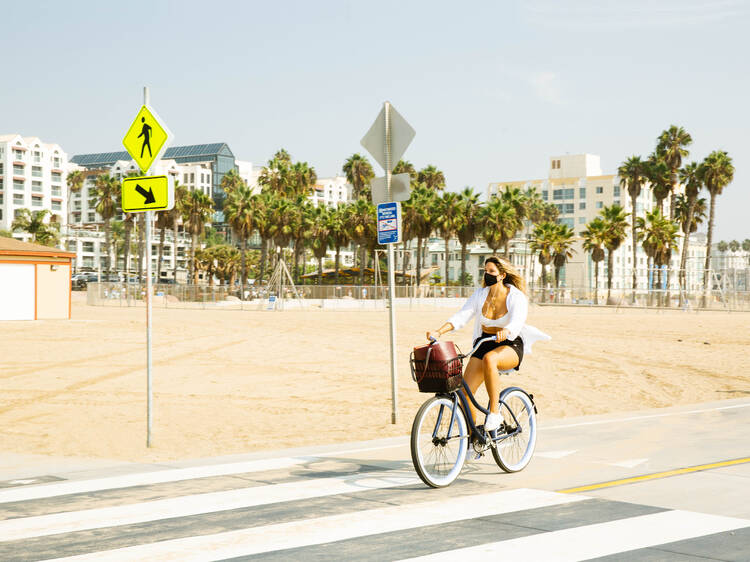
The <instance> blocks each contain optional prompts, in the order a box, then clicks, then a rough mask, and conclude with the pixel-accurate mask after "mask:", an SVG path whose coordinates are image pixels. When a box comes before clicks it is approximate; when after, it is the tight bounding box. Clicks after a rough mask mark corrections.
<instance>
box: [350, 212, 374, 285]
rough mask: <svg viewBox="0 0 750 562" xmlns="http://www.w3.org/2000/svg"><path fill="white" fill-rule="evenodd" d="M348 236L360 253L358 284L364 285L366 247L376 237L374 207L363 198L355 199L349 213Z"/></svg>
mask: <svg viewBox="0 0 750 562" xmlns="http://www.w3.org/2000/svg"><path fill="white" fill-rule="evenodd" d="M348 231H349V234H350V236H351V239H352V240H353V241H354V243H355V244H357V245H358V246H359V251H360V262H359V263H360V271H359V283H360V285H364V281H365V267H366V265H367V262H366V255H367V254H366V252H367V248H368V245H372V243H373V241H374V240H375V239H376V235H377V224H376V217H375V207H374V206H373V205H372V203H370V202H369V201H367V200H366V199H364V198H360V199H357V200H356V201H355V202H354V203H353V204H352V205H351V206H350V212H349V227H348Z"/></svg>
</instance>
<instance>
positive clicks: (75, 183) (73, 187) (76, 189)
mask: <svg viewBox="0 0 750 562" xmlns="http://www.w3.org/2000/svg"><path fill="white" fill-rule="evenodd" d="M85 179H86V178H85V177H84V175H83V172H81V171H80V170H74V171H72V172H69V173H68V176H67V177H66V178H65V183H66V184H67V185H68V220H67V223H68V225H70V223H71V222H73V221H71V220H70V203H71V202H72V200H73V194H74V193H80V191H81V189H82V188H83V182H84V180H85Z"/></svg>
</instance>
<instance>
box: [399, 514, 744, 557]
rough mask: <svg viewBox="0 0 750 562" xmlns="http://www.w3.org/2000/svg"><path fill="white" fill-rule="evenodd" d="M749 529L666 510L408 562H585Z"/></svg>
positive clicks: (737, 523)
mask: <svg viewBox="0 0 750 562" xmlns="http://www.w3.org/2000/svg"><path fill="white" fill-rule="evenodd" d="M747 526H750V521H748V520H745V519H735V518H732V517H721V516H719V515H706V514H702V513H692V512H688V511H665V512H661V513H654V514H651V515H642V516H639V517H630V518H628V519H620V520H617V521H610V522H608V523H598V524H595V525H586V526H583V527H574V528H572V529H564V530H562V531H552V532H548V533H539V534H535V535H529V536H526V537H520V538H517V539H509V540H505V541H499V542H494V543H489V544H483V545H479V546H473V547H469V548H459V549H456V550H447V551H444V552H439V553H436V554H430V555H427V556H419V557H416V558H409V559H408V562H415V561H419V562H427V561H429V562H437V561H451V562H452V561H454V560H468V559H472V558H476V557H482V556H486V555H501V556H502V557H503V559H505V560H513V559H515V558H518V559H522V560H527V559H529V557H531V558H533V559H534V561H535V562H546V561H550V562H567V561H573V560H587V559H589V558H596V557H600V556H608V555H610V554H618V553H621V552H628V551H631V550H636V549H639V548H648V547H651V546H657V545H661V544H665V543H670V542H675V541H681V540H686V539H691V538H694V537H701V536H705V535H710V534H713V533H723V532H726V531H732V530H734V529H740V528H742V527H747ZM480 559H481V558H480ZM402 562H407V561H402Z"/></svg>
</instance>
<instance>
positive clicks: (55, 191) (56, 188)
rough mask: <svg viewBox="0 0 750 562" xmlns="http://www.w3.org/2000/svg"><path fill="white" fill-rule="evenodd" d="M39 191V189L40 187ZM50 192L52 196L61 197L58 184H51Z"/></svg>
mask: <svg viewBox="0 0 750 562" xmlns="http://www.w3.org/2000/svg"><path fill="white" fill-rule="evenodd" d="M39 191H41V189H40V190H39ZM50 193H51V194H52V196H53V197H62V190H61V189H60V186H59V185H53V186H52V190H51V192H50Z"/></svg>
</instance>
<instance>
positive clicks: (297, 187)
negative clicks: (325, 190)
mask: <svg viewBox="0 0 750 562" xmlns="http://www.w3.org/2000/svg"><path fill="white" fill-rule="evenodd" d="M316 181H318V174H317V173H316V172H315V168H313V167H312V166H310V165H308V163H307V162H297V163H296V164H293V165H292V167H291V168H290V169H289V182H288V185H287V188H288V190H289V191H288V193H287V196H288V197H289V198H290V199H296V198H297V197H300V196H302V197H307V196H309V195H310V193H311V191H312V187H313V186H314V185H315V182H316Z"/></svg>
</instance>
